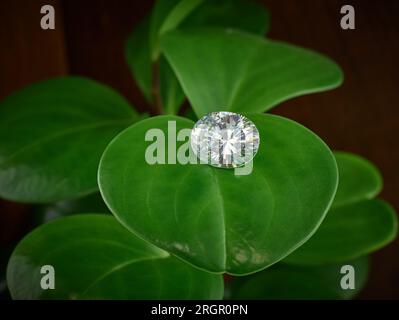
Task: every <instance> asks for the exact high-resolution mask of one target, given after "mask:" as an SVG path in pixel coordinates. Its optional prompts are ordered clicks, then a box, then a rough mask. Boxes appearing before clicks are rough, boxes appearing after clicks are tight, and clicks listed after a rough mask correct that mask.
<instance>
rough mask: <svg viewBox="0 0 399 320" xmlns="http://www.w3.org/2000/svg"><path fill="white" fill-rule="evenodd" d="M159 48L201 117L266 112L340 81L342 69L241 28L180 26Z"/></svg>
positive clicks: (317, 55)
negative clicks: (208, 114) (243, 30)
mask: <svg viewBox="0 0 399 320" xmlns="http://www.w3.org/2000/svg"><path fill="white" fill-rule="evenodd" d="M161 48H162V51H163V52H164V54H165V55H166V58H167V59H168V61H169V63H170V64H171V66H172V68H173V70H174V71H175V73H176V75H177V78H178V79H179V82H180V84H181V85H182V88H183V90H184V92H185V94H186V95H187V97H188V99H189V100H190V102H191V105H192V106H193V108H194V110H195V112H196V113H197V116H198V117H202V116H203V115H205V114H207V113H210V112H213V111H221V110H227V111H234V112H263V111H265V110H269V109H270V108H272V107H273V106H275V105H276V104H278V103H280V102H282V101H284V100H287V99H289V98H292V97H296V96H299V95H303V94H306V93H312V92H319V91H324V90H328V89H332V88H335V87H337V86H338V85H339V84H340V83H341V82H342V72H341V70H340V69H339V67H338V66H337V65H336V64H335V63H334V62H332V61H331V60H329V59H327V58H326V57H324V56H322V55H320V54H318V53H315V52H312V51H309V50H305V49H302V48H298V47H295V46H292V45H288V44H285V43H281V42H276V41H271V40H265V39H262V38H260V37H256V36H253V35H249V34H246V33H242V32H240V31H232V30H223V29H217V28H209V29H200V30H198V29H196V30H176V31H173V32H170V33H167V34H166V35H165V36H163V37H162V38H161Z"/></svg>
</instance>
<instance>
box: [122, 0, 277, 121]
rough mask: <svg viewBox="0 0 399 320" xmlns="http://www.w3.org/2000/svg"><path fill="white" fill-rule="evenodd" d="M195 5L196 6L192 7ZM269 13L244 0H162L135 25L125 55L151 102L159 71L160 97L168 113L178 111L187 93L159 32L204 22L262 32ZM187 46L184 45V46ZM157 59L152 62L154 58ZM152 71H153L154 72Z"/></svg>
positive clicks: (201, 24) (197, 25) (264, 30)
mask: <svg viewBox="0 0 399 320" xmlns="http://www.w3.org/2000/svg"><path fill="white" fill-rule="evenodd" d="M193 9H196V10H193ZM268 21H269V17H268V14H267V12H266V11H265V9H264V7H263V6H260V5H257V4H255V3H251V2H247V1H241V0H221V1H217V2H216V1H213V0H205V1H204V0H188V1H179V0H173V1H171V0H161V1H157V3H156V5H155V7H154V9H153V11H152V13H151V14H150V15H149V16H147V17H145V18H144V19H143V20H142V21H141V22H140V24H139V25H138V26H137V27H136V28H135V30H134V31H133V33H132V34H131V36H130V37H129V39H128V41H127V44H126V59H127V62H128V64H129V66H130V68H131V70H132V73H133V75H134V78H135V79H136V81H137V84H138V85H139V87H140V88H141V90H142V91H143V94H144V96H145V97H146V98H147V100H148V101H149V102H154V101H153V97H152V94H151V91H153V89H154V88H152V85H153V81H154V80H156V79H152V76H153V75H154V74H159V88H158V86H157V88H155V89H156V90H158V91H159V94H160V98H161V99H160V100H161V103H162V105H163V109H164V111H165V113H166V114H177V112H178V110H179V107H180V106H181V104H182V103H183V100H184V93H183V92H182V90H181V86H180V84H179V82H178V80H177V78H176V76H175V74H174V73H173V71H172V69H171V68H170V66H169V64H168V62H167V61H166V60H165V59H164V58H163V56H162V54H161V53H162V52H160V46H159V40H160V35H162V34H164V33H166V31H171V30H173V29H175V28H177V27H178V28H180V29H190V28H193V27H202V26H217V27H224V28H234V29H239V30H244V31H247V32H250V33H254V34H259V35H262V34H264V33H265V32H266V30H267V27H268ZM184 49H185V48H184ZM154 61H158V62H156V63H154V64H153V66H151V64H152V62H154ZM152 73H153V74H152Z"/></svg>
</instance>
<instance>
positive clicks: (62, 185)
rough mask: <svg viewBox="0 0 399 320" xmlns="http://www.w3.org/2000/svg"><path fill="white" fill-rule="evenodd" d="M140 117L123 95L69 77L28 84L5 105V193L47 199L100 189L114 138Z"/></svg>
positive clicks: (0, 151) (0, 122) (0, 183)
mask: <svg viewBox="0 0 399 320" xmlns="http://www.w3.org/2000/svg"><path fill="white" fill-rule="evenodd" d="M136 120H138V115H137V114H136V112H134V111H133V110H132V108H131V107H130V106H129V104H128V103H127V102H126V100H125V99H123V98H122V97H121V96H120V95H119V94H117V93H116V92H114V91H113V90H111V89H110V88H108V87H105V86H104V85H101V84H98V83H96V82H94V81H92V80H89V79H84V78H77V77H65V78H58V79H52V80H47V81H44V82H40V83H36V84H34V85H31V86H29V87H27V88H24V89H22V90H20V91H18V92H16V93H14V94H12V95H11V96H9V97H8V98H6V99H5V100H4V101H2V102H1V104H0V195H1V196H2V197H4V198H6V199H10V200H15V201H20V202H31V203H43V202H52V201H59V200H63V199H68V198H73V197H77V196H82V195H85V194H88V193H90V192H93V191H96V190H97V183H96V172H97V166H98V162H99V160H100V156H101V154H102V152H103V151H104V149H105V147H106V146H107V144H108V143H109V141H110V140H111V139H112V138H113V137H114V136H115V135H116V134H117V133H118V132H120V131H121V130H122V129H123V128H125V127H126V126H128V125H130V124H132V123H133V122H135V121H136Z"/></svg>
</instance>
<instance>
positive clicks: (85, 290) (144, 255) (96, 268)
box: [7, 214, 223, 299]
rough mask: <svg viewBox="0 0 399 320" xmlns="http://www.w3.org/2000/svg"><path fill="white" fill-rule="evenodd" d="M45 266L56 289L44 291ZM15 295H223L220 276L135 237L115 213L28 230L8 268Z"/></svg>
mask: <svg viewBox="0 0 399 320" xmlns="http://www.w3.org/2000/svg"><path fill="white" fill-rule="evenodd" d="M43 265H51V266H53V267H54V271H55V289H54V290H43V289H42V288H41V285H40V283H41V280H42V277H44V274H41V267H42V266H43ZM7 282H8V286H9V289H10V291H11V295H12V297H13V298H14V299H220V298H221V296H222V294H223V282H222V278H221V276H219V275H215V274H210V273H206V272H203V271H200V270H198V269H195V268H193V267H191V266H190V265H188V264H186V263H184V262H182V261H181V260H179V259H177V258H175V257H172V256H171V255H169V254H168V253H167V252H165V251H163V250H161V249H158V248H156V247H154V246H152V245H150V244H148V243H147V242H145V241H143V240H141V239H139V238H137V237H135V236H134V235H132V234H131V233H130V232H128V231H127V230H126V229H125V228H123V227H122V226H121V225H120V224H119V223H118V222H117V221H116V220H115V218H114V217H112V216H109V215H108V216H107V215H95V214H84V215H75V216H71V217H67V218H61V219H58V220H55V221H52V222H49V223H47V224H45V225H43V226H41V227H39V228H38V229H36V230H34V231H33V232H31V233H30V234H29V235H27V236H26V237H25V238H24V239H23V240H22V241H21V242H20V243H19V244H18V246H17V247H16V249H15V250H14V252H13V254H12V256H11V259H10V262H9V264H8V270H7Z"/></svg>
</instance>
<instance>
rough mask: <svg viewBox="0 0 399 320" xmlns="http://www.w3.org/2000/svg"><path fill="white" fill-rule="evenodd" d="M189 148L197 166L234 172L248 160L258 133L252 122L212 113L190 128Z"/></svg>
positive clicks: (234, 115) (255, 148)
mask: <svg viewBox="0 0 399 320" xmlns="http://www.w3.org/2000/svg"><path fill="white" fill-rule="evenodd" d="M190 144H191V148H192V149H193V152H194V153H195V155H196V156H197V157H198V158H199V159H200V160H201V163H207V164H210V165H212V166H214V167H222V168H235V167H240V166H242V165H244V164H245V163H247V162H249V161H251V160H252V158H253V157H254V156H255V154H256V152H257V151H258V148H259V132H258V129H257V128H256V126H255V125H254V123H253V122H252V121H250V120H249V119H247V118H246V117H244V116H242V115H240V114H238V113H234V112H225V111H222V112H212V113H209V114H207V115H206V116H204V117H203V118H201V119H200V120H198V121H197V123H196V124H195V125H194V128H193V130H192V131H191V137H190Z"/></svg>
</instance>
